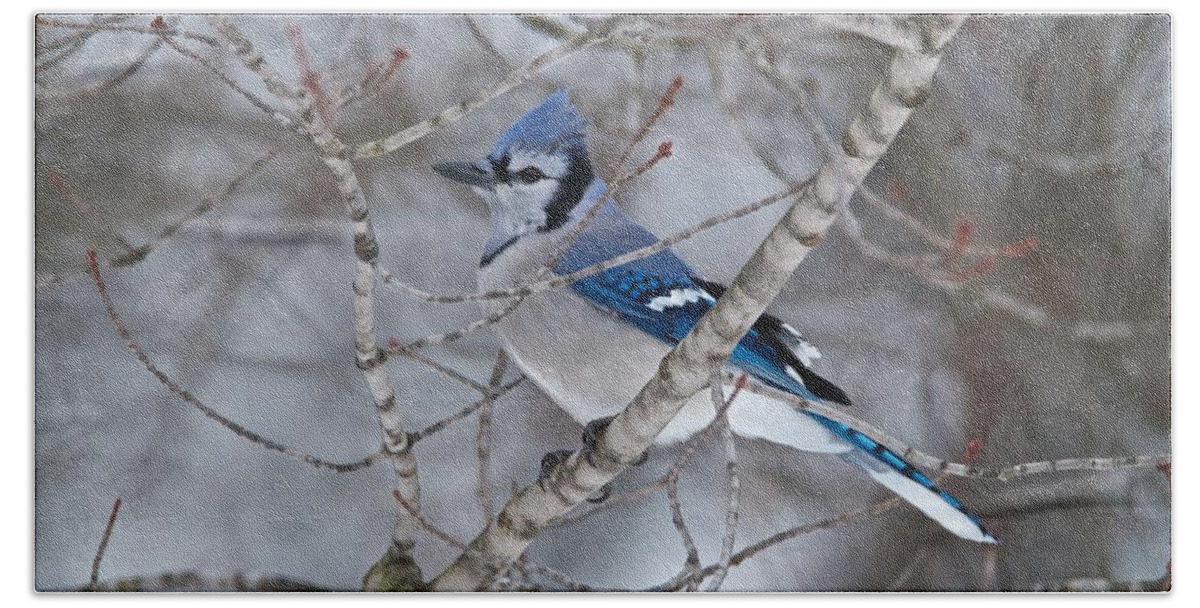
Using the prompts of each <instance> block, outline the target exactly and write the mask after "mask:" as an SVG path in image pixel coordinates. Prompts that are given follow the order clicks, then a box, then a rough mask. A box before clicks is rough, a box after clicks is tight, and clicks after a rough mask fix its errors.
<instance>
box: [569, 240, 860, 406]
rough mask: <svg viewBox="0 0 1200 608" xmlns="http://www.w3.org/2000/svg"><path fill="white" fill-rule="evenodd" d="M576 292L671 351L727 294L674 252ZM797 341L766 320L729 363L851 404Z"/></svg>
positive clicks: (603, 276)
mask: <svg viewBox="0 0 1200 608" xmlns="http://www.w3.org/2000/svg"><path fill="white" fill-rule="evenodd" d="M571 287H572V289H574V290H575V292H576V293H578V294H579V295H581V296H583V297H584V298H586V299H587V300H588V301H590V302H591V303H592V304H593V305H595V306H597V307H599V308H601V309H603V310H605V311H607V312H609V313H612V314H615V315H617V316H618V317H620V318H621V319H622V320H624V321H625V322H627V323H631V324H633V325H634V326H636V327H637V328H638V329H641V330H642V331H643V332H645V333H647V334H649V335H651V336H654V337H655V338H657V339H659V340H661V341H663V342H665V343H667V344H671V345H674V344H675V343H676V342H679V341H680V340H682V339H683V337H684V336H686V335H687V334H688V332H689V331H691V329H692V326H694V325H695V324H696V323H697V322H699V321H700V318H701V317H703V316H704V314H705V313H707V312H708V310H709V309H710V308H712V306H713V304H715V303H716V301H717V298H718V297H720V296H721V293H723V292H724V288H723V287H721V286H720V285H718V284H716V283H712V282H709V281H705V280H703V279H700V278H697V277H696V276H695V273H694V272H692V271H691V269H690V268H688V267H687V265H686V264H685V263H684V262H683V261H682V260H680V259H679V258H678V257H676V256H675V255H674V254H673V253H672V252H671V251H669V250H667V251H662V252H659V253H657V254H655V255H653V256H650V257H648V258H643V259H641V260H636V261H634V262H630V263H628V264H624V265H622V266H618V267H616V268H611V269H609V270H606V271H604V272H601V273H597V274H594V275H592V276H589V277H586V278H583V279H581V280H579V281H576V282H575V283H573V284H572V285H571ZM714 292H715V293H714ZM796 340H798V338H797V337H796V336H795V335H794V333H793V330H791V329H790V328H789V327H788V326H787V325H786V324H784V323H782V322H780V321H779V320H778V319H776V318H774V317H771V316H769V315H763V316H762V317H761V318H759V320H758V321H757V322H756V323H755V324H754V326H753V327H751V328H750V331H749V332H747V333H746V335H745V336H744V337H743V338H742V340H741V342H739V343H738V345H737V347H736V348H735V349H734V351H733V353H732V354H731V355H730V358H729V362H730V364H731V365H733V366H734V367H736V368H738V369H741V370H742V371H745V372H746V373H748V374H750V375H751V376H754V377H755V378H756V379H758V380H759V381H762V382H765V383H766V384H768V385H770V386H773V387H775V388H777V389H779V390H783V391H787V392H790V393H793V394H795V395H797V396H800V397H803V398H805V399H821V400H826V401H833V402H836V403H842V404H849V403H850V400H849V399H848V398H847V397H846V394H845V393H844V392H843V391H842V390H841V389H839V388H838V387H837V386H835V385H834V384H833V383H831V382H829V381H828V380H825V379H824V378H821V377H820V376H818V375H817V374H816V373H814V372H813V371H812V370H810V369H809V368H808V366H807V365H805V363H804V362H803V361H801V360H800V358H799V356H798V355H797V353H796V351H795V348H796V347H797V344H796V343H795V341H796ZM805 346H807V345H805Z"/></svg>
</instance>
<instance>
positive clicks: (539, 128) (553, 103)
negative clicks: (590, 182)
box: [491, 89, 587, 159]
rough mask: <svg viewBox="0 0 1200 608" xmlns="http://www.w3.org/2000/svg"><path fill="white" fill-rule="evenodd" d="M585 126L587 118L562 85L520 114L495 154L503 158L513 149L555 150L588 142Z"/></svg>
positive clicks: (579, 145)
mask: <svg viewBox="0 0 1200 608" xmlns="http://www.w3.org/2000/svg"><path fill="white" fill-rule="evenodd" d="M585 127H587V119H585V118H584V117H583V115H582V114H580V113H579V110H577V109H575V106H573V105H571V100H570V98H569V97H567V92H566V91H565V90H561V89H560V90H559V91H557V92H555V93H554V94H552V95H550V96H549V97H547V98H546V99H545V100H544V101H542V103H541V104H539V105H538V106H537V107H536V108H534V109H532V110H530V111H529V112H526V113H525V115H524V116H522V117H521V118H518V119H517V122H515V123H513V126H511V127H509V129H508V131H506V132H505V133H504V135H501V136H500V139H498V140H496V145H495V146H494V147H493V148H492V154H491V157H492V158H493V159H499V158H502V157H503V156H504V155H505V154H506V153H508V152H509V151H511V150H513V149H520V150H527V151H530V152H541V153H554V152H557V151H560V150H569V149H576V148H580V147H582V146H583V145H584V140H583V129H584V128H585Z"/></svg>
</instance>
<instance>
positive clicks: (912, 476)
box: [804, 412, 997, 544]
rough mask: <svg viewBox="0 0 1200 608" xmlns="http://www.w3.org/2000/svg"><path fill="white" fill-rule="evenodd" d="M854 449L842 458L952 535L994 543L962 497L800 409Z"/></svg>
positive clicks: (857, 434)
mask: <svg viewBox="0 0 1200 608" xmlns="http://www.w3.org/2000/svg"><path fill="white" fill-rule="evenodd" d="M804 413H805V414H807V415H808V416H810V417H812V419H814V420H816V421H817V423H819V424H820V425H821V426H823V427H825V428H826V429H829V431H830V432H832V433H833V434H834V435H837V436H838V437H840V438H841V439H843V440H845V441H847V442H849V443H850V444H852V445H853V446H854V448H855V449H853V450H849V451H847V452H844V453H843V455H842V458H843V459H845V460H846V461H847V462H850V463H851V464H853V465H855V466H857V467H858V468H860V469H862V470H863V471H864V472H866V474H867V475H869V476H870V477H871V479H874V480H875V481H877V482H879V483H881V484H883V485H884V486H886V487H887V488H888V489H889V490H891V491H893V492H895V493H896V495H897V496H899V497H900V498H903V499H904V500H906V501H908V502H909V504H911V505H912V506H914V507H916V508H917V509H919V510H920V511H921V512H922V513H924V514H925V515H928V516H929V517H930V518H932V519H933V520H934V521H936V522H938V523H939V524H941V526H942V527H943V528H945V529H946V530H949V531H950V532H951V533H953V534H954V535H955V536H958V537H959V538H964V539H966V540H971V541H975V542H980V543H988V544H996V543H997V541H996V538H995V537H994V536H992V534H991V533H990V532H988V530H987V528H985V527H984V526H983V523H982V522H980V521H979V518H978V517H976V516H975V515H974V514H973V513H971V512H970V511H968V510H967V508H966V507H965V506H964V505H963V503H962V501H960V500H958V499H957V498H955V497H953V496H951V495H950V494H949V493H947V492H946V491H945V490H942V489H941V488H938V487H937V485H936V484H934V483H933V480H932V479H930V478H929V477H927V476H925V474H924V473H922V472H921V471H919V470H917V468H916V467H914V466H913V465H912V464H911V463H909V462H908V461H906V460H904V459H903V458H901V457H900V455H899V454H896V453H895V452H893V451H892V450H890V449H888V448H886V447H884V446H883V445H882V444H880V443H879V442H877V441H875V440H874V439H872V438H870V437H868V436H867V435H866V434H864V433H862V432H861V431H859V430H857V429H854V428H852V427H850V426H847V425H845V424H842V423H840V422H837V421H835V420H830V419H829V418H826V417H824V416H821V415H820V414H816V413H813V412H804Z"/></svg>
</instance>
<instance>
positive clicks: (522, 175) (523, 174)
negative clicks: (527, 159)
mask: <svg viewBox="0 0 1200 608" xmlns="http://www.w3.org/2000/svg"><path fill="white" fill-rule="evenodd" d="M516 177H517V179H519V180H521V182H523V183H526V184H532V183H534V182H537V181H541V180H543V179H546V174H545V173H542V172H541V170H539V169H538V168H537V167H525V168H524V169H521V170H520V171H517V173H516Z"/></svg>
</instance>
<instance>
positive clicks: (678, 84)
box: [616, 76, 683, 169]
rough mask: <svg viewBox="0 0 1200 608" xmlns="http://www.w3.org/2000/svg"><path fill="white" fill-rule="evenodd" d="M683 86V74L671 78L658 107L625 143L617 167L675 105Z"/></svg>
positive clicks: (622, 163)
mask: <svg viewBox="0 0 1200 608" xmlns="http://www.w3.org/2000/svg"><path fill="white" fill-rule="evenodd" d="M681 88H683V76H676V77H675V78H674V79H673V80H671V84H670V85H669V86H667V92H666V93H664V94H663V95H662V97H660V98H659V100H658V107H656V108H654V111H653V112H651V113H650V117H649V118H647V119H646V120H645V122H643V123H642V126H641V128H639V129H638V130H637V132H636V133H635V134H634V136H633V139H630V140H629V143H628V144H626V145H625V149H624V150H623V151H622V152H621V156H620V158H619V159H618V160H617V165H616V166H617V168H618V169H620V168H621V167H624V166H625V162H626V161H628V160H629V156H630V155H631V154H633V149H634V148H636V147H637V145H638V144H639V143H641V142H642V140H643V139H646V136H647V135H649V134H650V130H651V129H653V128H654V125H655V124H657V123H658V121H659V119H661V118H662V117H663V115H664V114H666V113H667V110H670V109H671V107H672V106H674V105H675V96H676V95H677V94H678V93H679V89H681Z"/></svg>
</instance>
